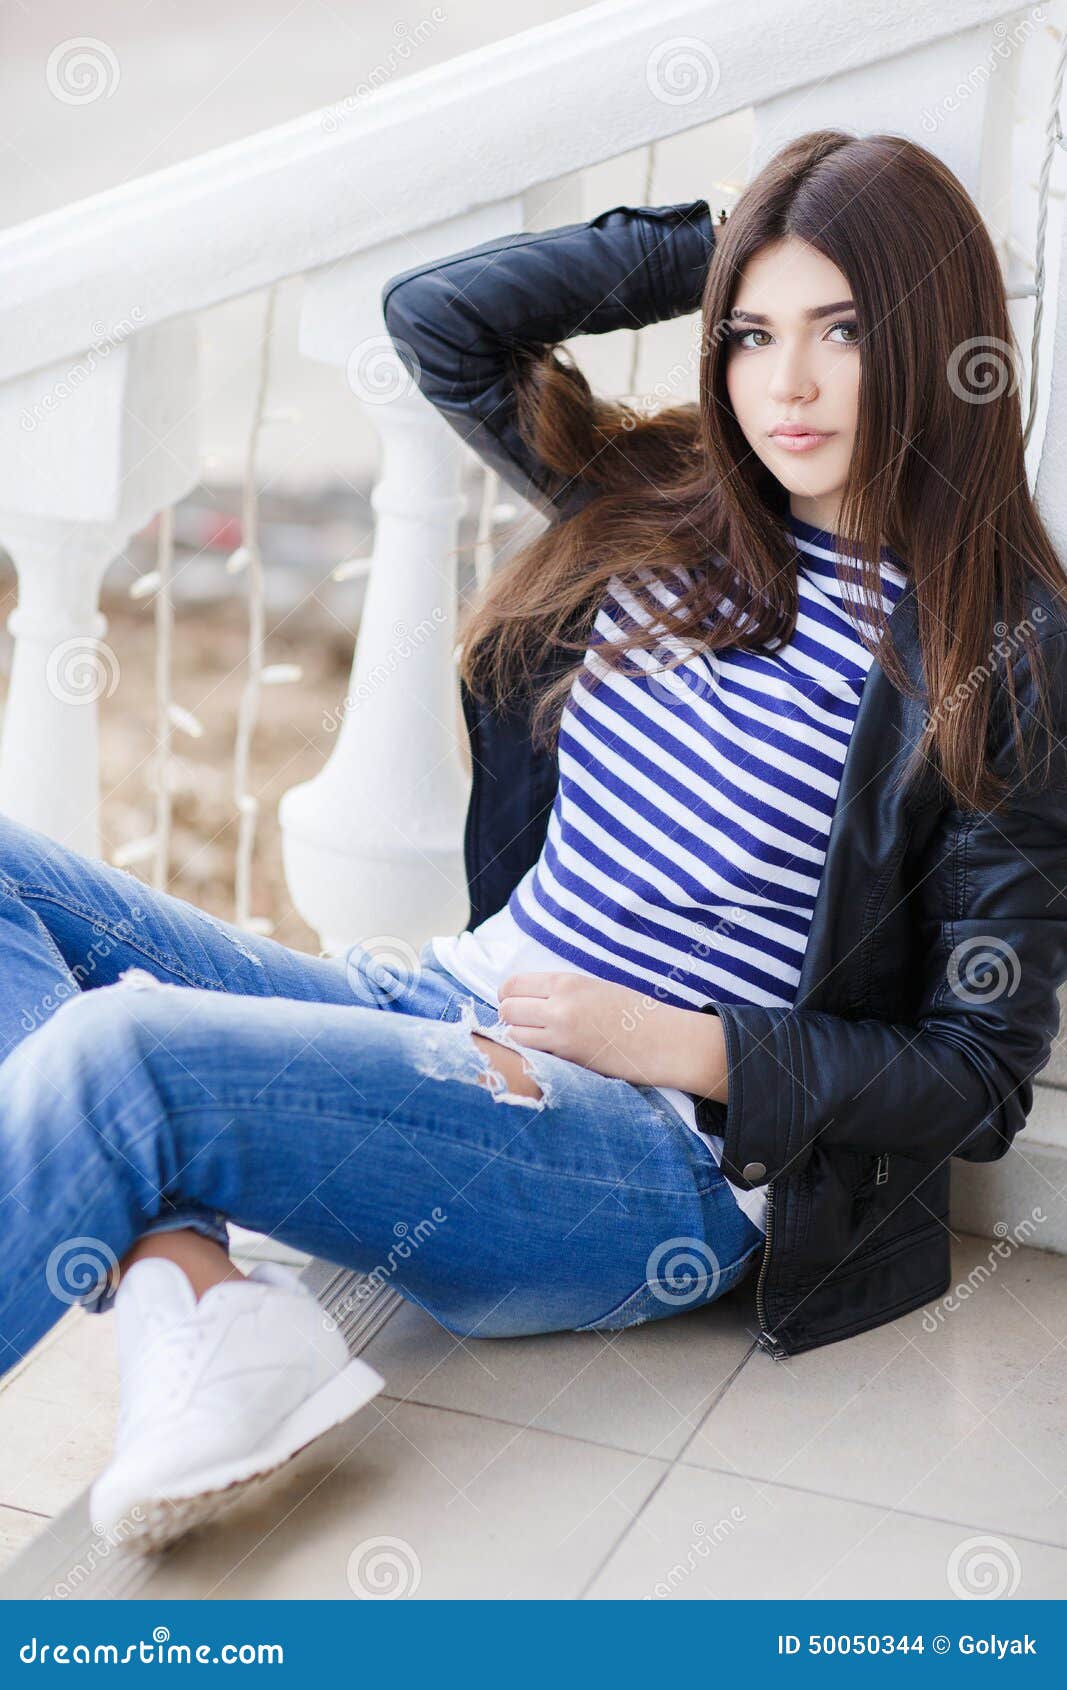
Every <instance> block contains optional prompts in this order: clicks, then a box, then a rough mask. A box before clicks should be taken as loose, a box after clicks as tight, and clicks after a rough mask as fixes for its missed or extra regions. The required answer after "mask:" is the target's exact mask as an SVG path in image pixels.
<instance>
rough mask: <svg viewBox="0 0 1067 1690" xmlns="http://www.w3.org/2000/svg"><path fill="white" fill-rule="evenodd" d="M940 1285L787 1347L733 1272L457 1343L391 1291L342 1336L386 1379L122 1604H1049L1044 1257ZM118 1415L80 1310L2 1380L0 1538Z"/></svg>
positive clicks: (1055, 1570)
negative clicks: (935, 1297)
mask: <svg viewBox="0 0 1067 1690" xmlns="http://www.w3.org/2000/svg"><path fill="white" fill-rule="evenodd" d="M991 1259H992V1261H993V1262H994V1263H995V1266H994V1268H993V1269H992V1271H991V1272H989V1273H988V1275H987V1273H986V1271H985V1269H986V1268H988V1267H989V1264H990V1260H991ZM969 1276H970V1277H969ZM955 1280H956V1283H958V1284H963V1283H964V1282H968V1281H969V1283H970V1284H971V1286H972V1287H973V1289H972V1291H971V1294H967V1295H964V1296H962V1297H960V1298H959V1299H958V1306H957V1307H956V1308H955V1309H954V1311H952V1312H945V1313H943V1318H931V1316H936V1315H937V1313H938V1311H937V1308H936V1306H933V1305H932V1306H930V1307H929V1308H928V1309H927V1310H926V1311H923V1310H919V1311H917V1312H916V1313H914V1314H911V1315H909V1316H907V1317H906V1318H905V1319H903V1320H899V1321H896V1322H894V1323H893V1324H891V1325H889V1326H884V1327H881V1328H879V1329H878V1330H877V1331H875V1332H870V1333H866V1334H864V1335H863V1336H861V1337H859V1338H854V1339H850V1340H848V1341H847V1342H845V1343H840V1344H833V1345H827V1346H824V1347H823V1348H821V1349H818V1350H814V1351H809V1352H808V1353H807V1354H804V1355H800V1356H796V1357H793V1358H791V1359H789V1360H787V1361H785V1362H776V1361H773V1360H772V1359H771V1358H770V1357H769V1356H767V1355H766V1354H765V1353H764V1352H763V1351H761V1350H758V1349H756V1348H755V1347H754V1344H753V1336H752V1335H753V1332H754V1329H755V1321H754V1317H753V1313H752V1308H751V1301H750V1299H751V1281H749V1282H748V1284H747V1285H746V1286H743V1287H742V1288H741V1289H740V1290H739V1291H738V1292H737V1293H735V1294H734V1296H732V1297H730V1298H726V1299H724V1300H723V1301H722V1302H721V1303H718V1304H716V1305H713V1306H712V1307H711V1308H709V1309H706V1310H703V1311H698V1312H691V1313H687V1314H680V1315H678V1316H676V1317H675V1318H673V1319H671V1320H666V1321H660V1322H655V1323H652V1324H649V1325H645V1326H638V1327H635V1328H632V1329H631V1330H630V1331H628V1332H623V1333H613V1334H597V1333H569V1334H554V1335H549V1336H545V1337H538V1338H526V1339H485V1340H481V1341H478V1342H462V1341H459V1340H457V1339H454V1338H453V1337H452V1336H451V1335H450V1334H449V1333H447V1332H445V1331H444V1330H443V1329H442V1328H440V1327H438V1326H437V1325H436V1324H435V1323H434V1322H433V1321H432V1320H431V1319H430V1318H429V1317H428V1316H426V1315H424V1314H423V1313H422V1312H421V1311H420V1310H419V1309H418V1308H416V1307H413V1306H412V1305H411V1304H407V1303H403V1304H400V1305H399V1306H398V1307H397V1309H396V1312H395V1313H394V1314H393V1315H392V1316H391V1318H390V1319H389V1320H388V1322H387V1323H386V1325H385V1326H384V1327H383V1328H382V1329H381V1330H380V1331H379V1332H378V1334H377V1336H376V1337H374V1338H373V1339H372V1341H371V1343H370V1345H369V1347H368V1348H367V1349H365V1350H364V1351H363V1354H364V1355H365V1356H366V1357H367V1358H368V1359H369V1360H370V1361H371V1362H373V1364H374V1365H375V1366H376V1367H377V1368H378V1369H379V1371H380V1372H381V1373H383V1374H384V1376H385V1379H386V1391H385V1393H384V1394H383V1395H381V1396H379V1397H378V1398H376V1399H375V1401H374V1403H372V1404H371V1405H370V1406H369V1407H368V1408H366V1409H364V1410H363V1411H362V1412H361V1413H360V1414H359V1415H357V1416H356V1417H355V1418H354V1419H353V1420H351V1421H349V1422H347V1423H346V1424H345V1425H344V1426H341V1427H338V1428H337V1429H336V1431H335V1432H334V1433H333V1434H331V1435H330V1436H329V1437H328V1438H326V1439H323V1440H322V1441H321V1442H320V1443H319V1444H318V1445H316V1446H314V1447H313V1448H312V1449H310V1450H308V1451H307V1452H305V1454H304V1455H303V1456H301V1457H299V1458H298V1459H297V1460H296V1461H295V1462H294V1463H292V1464H291V1465H290V1467H289V1468H288V1469H286V1470H285V1472H284V1473H283V1474H281V1475H279V1476H278V1477H277V1478H275V1479H274V1480H273V1481H272V1482H271V1484H270V1485H269V1486H268V1487H267V1488H266V1490H265V1491H264V1492H262V1493H261V1495H260V1496H259V1498H258V1499H253V1498H251V1497H249V1498H247V1499H246V1500H245V1502H244V1503H242V1504H241V1505H239V1506H238V1507H236V1508H234V1509H232V1510H231V1512H230V1514H229V1515H228V1516H226V1517H225V1519H224V1520H222V1521H219V1522H218V1523H216V1524H215V1525H214V1526H212V1527H210V1528H205V1529H204V1530H203V1531H202V1532H201V1533H200V1534H197V1536H195V1537H192V1538H189V1539H187V1540H185V1541H184V1542H183V1543H182V1544H179V1545H178V1546H176V1547H175V1548H174V1549H173V1550H172V1551H171V1552H170V1553H169V1554H168V1555H167V1556H166V1557H165V1558H163V1559H162V1560H161V1561H159V1562H158V1563H157V1564H156V1565H155V1568H154V1571H153V1572H152V1573H151V1575H150V1577H149V1579H148V1581H147V1582H146V1583H141V1584H139V1585H138V1587H137V1589H136V1591H135V1592H131V1593H135V1594H136V1595H138V1596H142V1597H147V1596H168V1597H170V1596H173V1597H220V1596H221V1597H226V1596H256V1597H270V1596H283V1595H284V1596H297V1597H339V1598H346V1599H350V1598H351V1597H352V1596H354V1595H371V1596H373V1595H381V1594H385V1593H389V1592H391V1591H392V1589H393V1588H394V1587H395V1586H396V1585H399V1587H400V1588H401V1589H403V1590H404V1591H406V1592H408V1593H409V1594H412V1595H417V1596H420V1597H481V1596H490V1597H509V1596H510V1597H516V1596H517V1597H555V1596H563V1597H579V1596H590V1597H596V1598H605V1597H606V1598H644V1597H651V1598H655V1597H666V1598H690V1599H701V1598H703V1599H707V1598H713V1597H723V1596H725V1597H747V1598H753V1597H755V1598H759V1597H768V1596H778V1597H808V1598H828V1597H850V1598H854V1597H863V1596H878V1597H903V1598H924V1597H939V1596H952V1595H960V1594H979V1595H980V1594H997V1595H1004V1596H1007V1595H1016V1596H1019V1597H1040V1598H1054V1597H1058V1598H1062V1597H1063V1596H1064V1594H1067V1433H1065V1429H1064V1416H1063V1404H1064V1401H1065V1400H1067V1347H1065V1343H1064V1340H1065V1338H1067V1295H1065V1292H1067V1261H1065V1260H1064V1258H1063V1257H1062V1256H1055V1255H1050V1254H1047V1253H1043V1252H1040V1251H1035V1250H1018V1251H1016V1252H1015V1253H1014V1254H1012V1255H1011V1256H1010V1257H1008V1258H1007V1259H1005V1260H1003V1261H1002V1260H999V1258H998V1257H997V1256H996V1253H995V1251H994V1249H993V1241H992V1240H991V1239H987V1238H972V1237H964V1238H962V1239H961V1240H960V1241H959V1243H958V1246H957V1250H956V1258H955ZM105 1318H106V1317H105ZM105 1338H106V1340H107V1341H106V1342H104V1341H102V1339H105ZM113 1412H114V1361H113V1356H112V1349H111V1341H110V1334H109V1333H107V1331H106V1327H105V1325H104V1323H103V1321H100V1322H97V1321H94V1320H93V1319H92V1318H91V1317H89V1316H86V1315H84V1314H83V1313H82V1312H81V1311H80V1310H74V1311H72V1312H71V1313H70V1314H69V1315H68V1316H67V1317H66V1318H65V1319H64V1320H63V1321H62V1322H61V1323H60V1325H59V1326H58V1327H56V1328H55V1329H54V1331H53V1332H52V1333H50V1334H49V1336H48V1338H47V1339H46V1340H45V1341H44V1342H43V1343H42V1344H41V1345H40V1346H39V1347H38V1349H37V1351H35V1353H34V1354H33V1356H31V1357H30V1358H29V1360H28V1361H27V1363H26V1364H24V1366H23V1367H22V1368H21V1369H20V1370H19V1371H18V1372H17V1373H15V1374H12V1375H9V1376H8V1378H7V1379H6V1380H5V1381H4V1384H3V1388H0V1452H2V1454H0V1473H2V1475H3V1478H2V1481H0V1545H2V1549H0V1553H2V1554H3V1555H5V1556H7V1557H8V1558H12V1557H14V1556H15V1555H16V1554H17V1552H18V1550H19V1549H20V1548H21V1547H22V1546H23V1545H25V1544H26V1543H27V1542H29V1541H30V1540H31V1539H34V1538H36V1537H37V1536H38V1534H40V1533H46V1532H48V1531H49V1530H50V1524H49V1522H50V1517H51V1516H53V1515H55V1514H56V1513H57V1512H59V1511H60V1510H61V1509H63V1508H65V1507H66V1506H67V1504H68V1503H69V1502H70V1501H71V1500H72V1498H74V1497H75V1496H76V1495H77V1494H78V1493H79V1492H80V1491H81V1490H82V1489H83V1487H84V1486H85V1485H86V1484H87V1483H88V1482H89V1480H90V1479H91V1478H92V1477H93V1475H94V1473H95V1471H96V1470H97V1468H98V1466H99V1465H100V1463H101V1462H102V1461H103V1459H104V1458H105V1456H106V1452H107V1447H108V1440H109V1437H110V1426H111V1417H112V1414H113Z"/></svg>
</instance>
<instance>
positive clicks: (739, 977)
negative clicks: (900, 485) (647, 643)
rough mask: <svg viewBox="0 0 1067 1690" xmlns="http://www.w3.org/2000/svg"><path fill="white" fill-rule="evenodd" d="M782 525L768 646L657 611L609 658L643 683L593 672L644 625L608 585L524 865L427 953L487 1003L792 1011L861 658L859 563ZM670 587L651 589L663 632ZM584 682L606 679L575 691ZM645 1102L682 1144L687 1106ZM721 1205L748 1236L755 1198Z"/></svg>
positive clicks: (893, 566)
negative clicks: (606, 1002)
mask: <svg viewBox="0 0 1067 1690" xmlns="http://www.w3.org/2000/svg"><path fill="white" fill-rule="evenodd" d="M788 528H789V531H790V533H791V535H792V537H793V539H794V541H795V543H796V546H797V550H798V553H799V555H800V562H799V564H798V567H797V588H798V601H799V602H798V616H797V624H796V629H795V632H794V634H793V637H792V638H791V639H790V640H789V641H788V642H787V643H786V644H784V645H777V646H776V645H773V644H769V645H764V646H762V647H761V648H760V649H758V650H756V651H744V650H740V649H738V648H736V647H735V648H731V649H728V650H724V651H715V652H712V651H707V650H706V649H705V648H703V647H700V646H694V644H693V642H692V641H690V642H689V643H688V644H686V643H685V642H683V641H680V640H678V639H677V638H675V637H674V636H673V635H672V634H671V633H670V630H669V627H667V626H666V625H665V623H664V622H663V621H661V620H660V617H659V612H658V611H657V613H656V617H655V620H656V622H657V624H658V627H659V629H660V630H661V631H662V637H661V639H660V640H659V641H658V643H657V647H656V649H655V650H654V651H635V650H630V651H629V653H628V656H627V658H626V666H627V668H628V669H629V670H634V669H635V668H638V667H639V668H640V670H641V673H639V674H634V673H624V674H620V673H619V672H618V671H615V670H610V671H609V670H608V668H607V665H605V664H604V663H603V662H602V661H601V660H600V659H599V658H598V655H597V647H598V645H600V644H601V643H602V642H604V641H607V640H612V641H616V642H618V641H624V642H625V641H626V639H627V634H628V631H631V630H632V629H633V627H634V626H635V625H637V624H641V625H643V626H648V625H649V623H650V622H651V621H653V617H651V616H650V615H649V613H648V611H647V610H646V609H645V607H644V606H642V605H640V604H639V603H638V602H637V601H636V600H635V599H634V597H633V595H632V594H631V593H630V592H629V591H628V589H627V588H626V587H625V586H624V585H623V583H622V582H621V581H620V580H619V579H618V577H612V579H611V581H610V582H609V586H608V591H607V593H606V595H605V598H604V600H603V602H602V604H601V606H600V607H599V610H598V612H597V616H596V619H595V621H594V624H593V630H592V637H591V641H590V645H589V648H588V650H587V652H586V656H585V662H584V665H583V671H582V674H579V675H578V676H576V678H575V682H574V685H573V686H572V688H571V693H570V697H569V699H568V704H567V708H566V710H565V711H564V713H563V718H562V721H561V724H560V732H559V739H558V760H559V785H558V788H557V791H556V796H555V801H554V803H553V807H552V812H551V815H550V818H549V823H548V831H547V834H546V837H545V841H544V845H543V848H542V851H541V855H540V857H539V858H538V860H537V862H536V863H534V864H533V866H532V867H531V868H530V869H529V871H528V872H527V873H526V874H525V875H524V876H523V878H522V880H521V881H520V882H519V884H518V885H517V886H516V887H515V889H514V891H513V892H512V895H511V898H510V899H509V901H508V903H507V905H506V906H505V907H504V908H503V909H502V910H499V911H498V912H497V913H496V914H495V915H492V916H490V917H489V918H488V919H487V920H486V921H484V922H482V923H481V924H480V925H479V926H478V927H477V928H475V929H474V930H473V931H472V932H464V933H461V934H459V935H458V936H457V937H455V938H443V939H435V940H434V941H433V945H434V952H435V955H436V956H437V958H438V960H439V962H440V963H441V964H442V966H443V967H445V968H447V969H448V970H449V972H450V973H452V974H454V975H455V976H456V977H457V979H459V980H460V981H461V982H462V983H463V984H465V985H466V986H468V987H469V988H471V989H473V990H474V991H476V992H478V994H479V995H480V996H482V997H485V998H486V999H487V1001H489V1002H490V1003H496V1002H497V997H496V987H497V985H498V983H499V982H500V981H502V980H504V979H506V978H507V977H508V975H509V974H512V973H516V972H520V971H521V972H526V971H531V970H532V971H544V970H552V969H555V970H560V969H566V968H574V969H576V970H578V971H580V972H582V973H586V974H593V975H595V976H597V977H599V978H602V979H606V980H614V981H617V982H618V983H619V984H621V985H625V986H631V987H634V988H636V989H638V990H651V989H653V988H654V989H655V995H656V998H657V1000H658V1001H661V1002H667V1003H673V1004H678V1005H680V1006H682V1007H685V1008H696V1007H699V1006H700V1005H701V1004H704V1003H707V1002H708V1001H709V1000H715V999H721V1000H723V1001H724V1002H727V1003H753V1004H763V1005H770V1006H782V1007H785V1006H788V1005H789V1004H791V1003H792V1002H793V1000H794V997H795V995H796V988H797V984H798V982H799V979H800V970H801V964H802V962H803V958H804V950H805V946H806V943H807V936H808V930H809V927H810V923H811V918H812V914H813V911H814V908H815V900H816V897H817V895H818V890H819V879H820V875H821V871H822V866H823V862H824V860H825V856H826V845H827V841H828V838H829V833H830V824H831V821H832V819H833V813H834V806H835V803H836V799H837V792H838V787H839V784H840V779H841V771H842V768H843V766H844V761H845V754H846V752H847V750H848V743H849V737H850V735H851V732H852V727H853V724H854V722H855V719H856V712H857V710H858V708H859V702H860V698H861V696H862V692H863V684H864V681H865V680H866V677H867V672H868V669H869V667H870V664H871V662H872V656H871V653H870V651H869V650H868V649H867V647H866V646H864V645H863V643H862V642H861V640H860V639H859V636H858V633H857V626H858V625H859V624H860V623H861V621H862V619H863V617H864V614H865V612H864V606H863V603H862V600H861V598H860V596H859V590H858V588H859V582H860V571H859V567H858V565H856V564H855V563H854V562H853V563H852V564H851V566H849V565H848V563H847V562H845V563H843V565H842V568H843V569H844V570H845V571H847V575H846V579H845V581H842V580H839V579H838V573H837V561H836V559H837V556H838V555H840V557H841V558H842V559H846V560H847V557H848V553H847V550H846V548H845V543H844V542H843V541H841V540H839V539H837V538H836V537H835V536H834V535H832V534H828V533H826V532H824V531H821V530H819V529H816V528H813V527H812V526H811V525H810V524H808V523H805V522H801V521H800V520H799V519H798V518H796V517H790V518H789V519H788ZM881 569H882V601H883V605H884V608H885V611H886V614H887V615H888V614H889V613H890V612H891V611H892V608H893V605H894V604H895V603H896V600H897V599H898V598H899V596H900V594H901V593H902V592H903V590H904V586H905V583H906V575H905V572H904V569H903V566H902V565H901V563H900V560H899V559H897V558H895V557H894V555H893V554H892V553H891V552H890V551H889V550H888V549H887V548H883V552H882V563H881ZM647 579H648V580H649V582H650V583H651V582H653V581H654V580H655V577H654V576H653V575H652V574H651V572H650V573H649V575H648V577H647ZM681 586H682V580H681V578H680V577H678V576H675V577H674V582H673V586H672V585H671V584H669V583H668V582H665V581H662V580H660V581H659V582H658V583H657V584H656V585H655V587H654V591H655V597H656V600H657V602H658V603H660V604H662V606H663V611H664V613H665V614H666V615H667V619H668V621H669V612H670V609H671V606H672V605H673V604H674V603H675V602H676V600H677V597H678V591H677V589H679V588H681ZM850 587H851V591H850ZM679 658H681V661H680V662H678V659H679ZM668 663H670V664H674V663H677V667H674V668H671V669H668V668H665V667H664V665H665V664H668ZM586 671H596V672H597V673H599V674H600V675H602V676H603V678H602V679H601V680H599V681H598V683H597V685H596V686H595V687H594V688H592V689H590V688H589V687H588V686H586V685H583V684H582V675H583V674H584V673H585V672H586ZM654 1089H655V1090H656V1091H658V1092H660V1093H661V1094H662V1096H663V1097H664V1099H665V1100H666V1101H667V1102H668V1103H670V1105H671V1106H672V1107H673V1108H674V1109H676V1110H677V1111H678V1113H679V1114H680V1115H681V1116H682V1118H683V1120H685V1122H686V1124H687V1125H689V1126H690V1127H692V1128H693V1129H694V1130H697V1129H696V1112H695V1108H694V1103H693V1099H692V1097H690V1096H689V1095H688V1094H687V1093H683V1092H680V1091H678V1090H677V1089H675V1088H674V1087H660V1086H657V1087H655V1088H654ZM707 1136H708V1138H709V1140H710V1142H711V1144H712V1147H713V1150H714V1152H715V1154H716V1158H717V1160H721V1150H722V1141H721V1139H717V1138H715V1137H713V1136H712V1135H710V1134H709V1135H707ZM732 1189H733V1191H734V1195H735V1196H736V1198H737V1200H738V1202H739V1204H740V1205H741V1207H742V1208H743V1209H744V1211H745V1213H746V1214H748V1215H749V1217H750V1219H752V1220H753V1221H755V1222H756V1224H757V1225H763V1224H764V1221H763V1215H764V1210H765V1196H764V1188H760V1189H759V1190H758V1191H753V1192H746V1191H742V1190H741V1189H740V1188H738V1187H732Z"/></svg>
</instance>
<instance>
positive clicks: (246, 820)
mask: <svg viewBox="0 0 1067 1690" xmlns="http://www.w3.org/2000/svg"><path fill="white" fill-rule="evenodd" d="M278 286H279V284H278V283H277V282H276V283H275V284H274V286H273V287H271V288H269V289H268V291H267V300H266V314H265V319H264V325H263V335H262V339H261V342H260V356H259V381H258V384H257V388H256V399H255V406H254V408H253V412H252V427H251V431H250V434H249V441H248V453H247V457H246V460H245V476H244V486H243V489H242V499H241V544H240V545H239V546H238V547H237V549H236V551H234V552H233V553H231V555H230V557H229V558H228V559H227V561H226V570H227V573H228V574H230V575H237V574H240V573H244V574H245V575H246V577H247V598H248V656H247V674H246V677H245V684H244V687H243V688H242V691H241V699H240V703H239V704H238V708H237V731H236V735H235V738H234V754H233V796H234V803H235V805H236V807H237V860H236V867H235V872H234V907H235V915H234V919H235V921H236V923H237V925H238V926H239V927H243V928H245V929H246V930H247V931H249V932H253V933H267V934H269V933H272V932H273V930H274V923H273V922H272V921H270V920H269V919H268V918H267V917H265V916H254V915H253V914H252V912H251V899H252V854H253V849H254V845H255V836H256V822H257V820H258V818H259V799H258V798H257V797H256V795H255V793H254V792H251V791H250V790H249V786H248V774H249V763H250V760H251V749H252V736H253V734H254V732H255V726H256V721H257V717H258V714H259V695H260V688H261V687H262V686H277V685H281V684H285V683H287V682H292V681H299V680H300V679H301V678H302V675H303V670H302V669H301V667H300V665H299V664H298V663H273V664H268V665H264V662H263V643H264V634H265V626H266V603H265V600H266V595H265V590H264V577H263V557H262V554H261V552H260V546H259V495H258V492H257V488H256V456H257V452H258V448H259V439H260V434H261V431H262V429H263V427H264V426H265V425H267V424H269V423H272V422H292V421H294V420H295V417H296V413H295V412H294V411H291V410H287V409H274V410H270V411H268V410H267V409H266V397H267V393H268V391H269V388H270V378H271V363H272V354H273V339H274V320H275V311H276V306H277V297H278Z"/></svg>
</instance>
